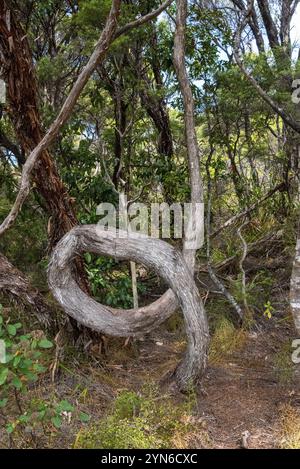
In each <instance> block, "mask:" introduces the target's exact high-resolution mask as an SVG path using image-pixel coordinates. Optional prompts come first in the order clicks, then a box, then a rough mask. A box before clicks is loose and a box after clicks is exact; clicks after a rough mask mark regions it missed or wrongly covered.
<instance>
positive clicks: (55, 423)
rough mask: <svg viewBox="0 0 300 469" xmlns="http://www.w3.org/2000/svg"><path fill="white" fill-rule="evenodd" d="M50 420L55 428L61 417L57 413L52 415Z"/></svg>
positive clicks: (59, 425) (58, 426)
mask: <svg viewBox="0 0 300 469" xmlns="http://www.w3.org/2000/svg"><path fill="white" fill-rule="evenodd" d="M51 422H52V423H53V425H54V426H55V427H56V428H60V427H61V424H62V418H61V417H60V416H59V415H56V416H55V417H52V419H51Z"/></svg>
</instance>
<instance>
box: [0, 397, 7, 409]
mask: <svg viewBox="0 0 300 469" xmlns="http://www.w3.org/2000/svg"><path fill="white" fill-rule="evenodd" d="M7 402H8V399H7V397H6V398H5V399H1V401H0V409H3V407H5V406H6V404H7Z"/></svg>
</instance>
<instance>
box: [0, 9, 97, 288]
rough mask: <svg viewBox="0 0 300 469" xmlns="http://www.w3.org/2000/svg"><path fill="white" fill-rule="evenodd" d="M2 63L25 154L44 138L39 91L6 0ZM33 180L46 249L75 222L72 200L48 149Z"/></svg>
mask: <svg viewBox="0 0 300 469" xmlns="http://www.w3.org/2000/svg"><path fill="white" fill-rule="evenodd" d="M0 33H1V39H0V48H1V53H2V54H1V66H2V69H3V71H4V75H5V79H6V82H7V98H8V103H9V115H10V117H11V120H12V122H13V125H14V128H15V132H16V136H17V138H18V140H19V142H20V146H21V149H22V153H24V154H26V155H28V154H30V153H31V151H32V150H33V149H34V148H35V147H36V146H37V145H38V144H39V143H40V141H41V140H42V137H43V131H42V127H41V119H40V114H39V109H38V99H37V96H38V91H37V80H36V76H35V70H34V66H33V63H32V54H31V51H30V47H29V43H28V39H27V36H26V34H25V32H24V30H23V28H22V26H21V24H20V22H19V21H18V20H17V19H16V18H15V14H14V12H13V10H12V9H10V8H9V7H8V6H7V4H6V2H5V1H3V0H1V1H0ZM33 180H34V183H35V186H36V189H37V191H38V192H39V194H41V195H42V197H43V200H44V204H45V208H46V210H47V212H48V214H49V215H50V217H51V218H50V223H49V232H48V235H49V250H51V249H52V248H53V247H54V246H55V245H56V244H57V242H58V241H59V240H60V239H61V238H62V237H63V236H64V235H65V234H66V233H67V232H68V231H69V230H71V229H72V228H73V227H74V226H76V225H77V224H78V222H77V218H76V214H75V210H74V202H73V200H72V198H71V197H70V196H69V195H68V192H67V190H66V188H65V186H64V184H63V182H62V180H61V179H60V176H59V174H58V171H57V167H56V165H55V163H54V160H53V158H52V156H51V154H50V153H49V151H48V150H45V151H43V152H42V155H41V158H40V159H39V160H38V162H37V164H36V165H35V167H34V171H33ZM75 269H76V276H77V278H78V281H79V283H80V285H81V287H82V288H83V289H84V290H85V291H89V286H88V282H87V279H86V276H85V272H84V265H83V262H82V260H81V259H79V258H78V259H77V260H76V263H75Z"/></svg>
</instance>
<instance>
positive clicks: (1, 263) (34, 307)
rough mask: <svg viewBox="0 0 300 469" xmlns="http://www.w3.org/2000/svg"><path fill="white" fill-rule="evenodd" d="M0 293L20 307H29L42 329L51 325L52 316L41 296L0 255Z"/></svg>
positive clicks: (23, 276)
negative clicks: (14, 300) (15, 301)
mask: <svg viewBox="0 0 300 469" xmlns="http://www.w3.org/2000/svg"><path fill="white" fill-rule="evenodd" d="M0 291H1V292H4V293H7V294H9V295H10V296H11V297H12V298H14V299H16V300H17V301H18V302H19V303H21V304H22V305H25V306H27V307H29V311H30V313H32V314H34V315H35V317H36V319H37V320H38V322H39V323H40V325H41V326H42V327H43V328H46V329H49V328H50V327H51V326H52V325H53V314H52V313H51V310H50V308H49V306H48V305H47V304H46V303H45V301H44V299H43V297H42V295H40V293H39V292H38V290H37V289H36V288H33V287H32V286H31V284H30V281H29V280H28V279H27V278H26V277H25V275H24V274H23V273H22V272H20V271H19V270H18V269H16V268H15V267H14V266H13V265H12V264H11V263H10V262H9V261H8V259H7V258H6V257H4V256H3V255H2V254H1V253H0Z"/></svg>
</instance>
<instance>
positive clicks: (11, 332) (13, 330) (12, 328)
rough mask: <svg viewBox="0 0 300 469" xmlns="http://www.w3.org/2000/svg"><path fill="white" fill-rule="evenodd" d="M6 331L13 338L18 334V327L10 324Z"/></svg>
mask: <svg viewBox="0 0 300 469" xmlns="http://www.w3.org/2000/svg"><path fill="white" fill-rule="evenodd" d="M6 329H7V332H8V333H9V335H11V336H13V337H14V336H15V335H16V333H17V329H16V326H14V325H13V324H8V325H7V326H6Z"/></svg>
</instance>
